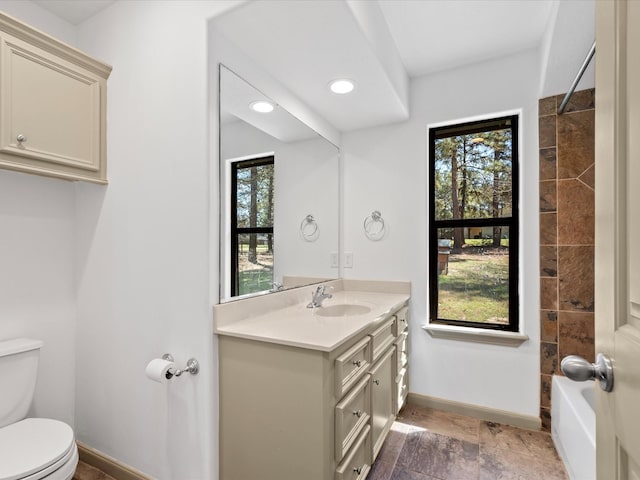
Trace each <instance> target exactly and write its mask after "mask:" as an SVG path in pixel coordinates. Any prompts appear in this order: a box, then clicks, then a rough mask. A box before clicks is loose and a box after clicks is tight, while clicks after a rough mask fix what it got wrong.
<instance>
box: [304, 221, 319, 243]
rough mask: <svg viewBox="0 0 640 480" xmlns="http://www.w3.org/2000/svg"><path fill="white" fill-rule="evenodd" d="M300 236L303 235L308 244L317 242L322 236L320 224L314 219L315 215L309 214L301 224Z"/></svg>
mask: <svg viewBox="0 0 640 480" xmlns="http://www.w3.org/2000/svg"><path fill="white" fill-rule="evenodd" d="M300 235H302V238H303V239H304V240H306V241H307V242H315V241H316V240H317V239H318V237H319V236H320V229H319V228H318V222H316V219H315V218H313V215H311V214H309V215H307V216H306V217H304V218H303V219H302V223H300Z"/></svg>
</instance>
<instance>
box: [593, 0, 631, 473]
mask: <svg viewBox="0 0 640 480" xmlns="http://www.w3.org/2000/svg"><path fill="white" fill-rule="evenodd" d="M595 3H596V9H597V10H596V42H597V54H596V260H595V261H596V264H595V265H596V295H595V305H596V310H595V317H596V351H597V352H602V353H604V354H606V355H608V356H609V357H611V359H612V360H613V365H614V374H615V378H614V386H613V391H612V392H611V393H605V392H603V391H601V390H600V389H598V390H597V391H598V394H597V398H596V413H597V421H596V431H597V434H596V444H597V454H596V464H597V471H598V479H599V480H622V479H624V480H627V479H629V480H631V479H633V480H640V1H638V0H616V1H613V0H598V1H597V2H595Z"/></svg>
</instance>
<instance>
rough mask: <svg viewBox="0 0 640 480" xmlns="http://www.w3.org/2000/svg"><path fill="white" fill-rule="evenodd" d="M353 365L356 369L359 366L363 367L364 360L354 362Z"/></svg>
mask: <svg viewBox="0 0 640 480" xmlns="http://www.w3.org/2000/svg"><path fill="white" fill-rule="evenodd" d="M353 364H354V365H355V366H356V367H359V366H361V365H362V360H354V361H353Z"/></svg>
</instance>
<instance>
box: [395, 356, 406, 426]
mask: <svg viewBox="0 0 640 480" xmlns="http://www.w3.org/2000/svg"><path fill="white" fill-rule="evenodd" d="M396 389H397V390H396V391H397V395H396V398H395V411H396V415H397V414H398V413H399V412H400V410H402V407H404V404H405V403H406V401H407V395H409V370H408V367H405V368H403V369H402V370H400V373H398V376H397V377H396Z"/></svg>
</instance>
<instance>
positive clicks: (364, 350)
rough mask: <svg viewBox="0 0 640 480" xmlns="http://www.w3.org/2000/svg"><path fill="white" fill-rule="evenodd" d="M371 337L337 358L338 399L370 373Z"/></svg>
mask: <svg viewBox="0 0 640 480" xmlns="http://www.w3.org/2000/svg"><path fill="white" fill-rule="evenodd" d="M370 349H371V342H370V341H369V337H368V336H367V337H365V338H364V339H363V340H361V341H359V342H358V343H356V344H355V345H354V346H353V347H351V348H350V349H349V350H347V351H346V352H345V353H343V354H342V355H340V356H339V357H338V358H336V363H335V368H336V370H335V371H336V398H341V397H342V396H343V395H344V394H345V393H347V392H348V391H349V389H350V388H351V387H353V386H354V385H355V384H356V382H357V381H358V380H359V379H360V378H361V377H362V375H364V374H365V372H367V371H368V369H369V366H370V365H371V363H369V359H370V358H371V353H370Z"/></svg>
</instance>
